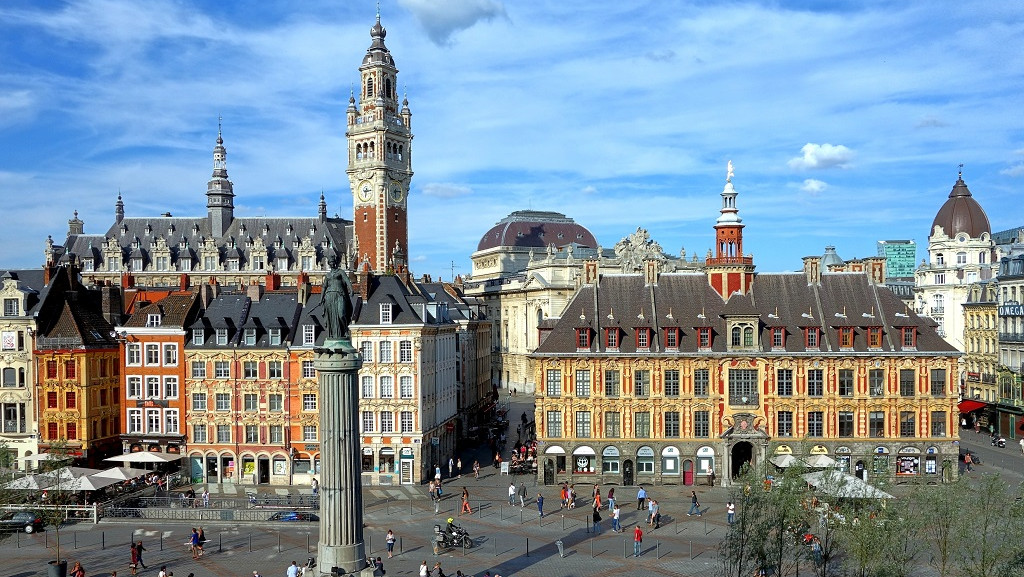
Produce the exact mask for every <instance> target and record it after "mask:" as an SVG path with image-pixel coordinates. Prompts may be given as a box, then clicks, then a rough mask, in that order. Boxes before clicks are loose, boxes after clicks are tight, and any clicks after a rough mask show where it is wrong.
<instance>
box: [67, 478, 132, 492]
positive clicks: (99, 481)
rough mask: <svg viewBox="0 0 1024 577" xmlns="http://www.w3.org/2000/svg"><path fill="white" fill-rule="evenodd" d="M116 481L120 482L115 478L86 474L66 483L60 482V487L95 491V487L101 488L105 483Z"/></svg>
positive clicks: (70, 489) (68, 489)
mask: <svg viewBox="0 0 1024 577" xmlns="http://www.w3.org/2000/svg"><path fill="white" fill-rule="evenodd" d="M117 483H120V481H119V480H117V479H105V478H103V477H96V476H94V475H87V476H85V477H78V478H77V479H72V480H71V481H69V482H67V483H64V482H62V483H61V485H60V488H61V489H63V490H65V491H95V490H97V489H102V488H103V487H106V486H107V485H114V484H117Z"/></svg>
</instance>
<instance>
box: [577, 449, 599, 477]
mask: <svg viewBox="0 0 1024 577" xmlns="http://www.w3.org/2000/svg"><path fill="white" fill-rule="evenodd" d="M572 463H573V467H572V472H573V474H574V475H593V474H594V473H596V472H597V454H596V453H595V452H594V449H592V448H591V447H588V446H586V445H584V446H582V447H577V448H576V449H575V450H574V451H573V452H572Z"/></svg>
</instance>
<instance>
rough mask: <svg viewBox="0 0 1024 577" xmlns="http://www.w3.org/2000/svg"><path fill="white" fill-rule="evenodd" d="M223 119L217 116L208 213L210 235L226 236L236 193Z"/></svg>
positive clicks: (207, 204)
mask: <svg viewBox="0 0 1024 577" xmlns="http://www.w3.org/2000/svg"><path fill="white" fill-rule="evenodd" d="M222 124H223V117H221V116H219V115H218V116H217V144H216V145H215V146H214V147H213V175H212V176H211V177H210V180H209V181H207V183H206V211H207V216H208V218H209V221H210V234H212V235H213V236H214V237H215V238H218V237H221V236H224V233H225V232H227V230H228V227H230V226H231V221H232V220H234V218H235V216H234V213H235V201H234V199H235V191H234V187H233V185H232V184H231V181H230V180H228V166H227V155H228V153H227V149H225V148H224V134H223V126H222Z"/></svg>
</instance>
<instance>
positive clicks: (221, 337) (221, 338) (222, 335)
mask: <svg viewBox="0 0 1024 577" xmlns="http://www.w3.org/2000/svg"><path fill="white" fill-rule="evenodd" d="M217 344H218V345H226V344H228V330H227V329H217Z"/></svg>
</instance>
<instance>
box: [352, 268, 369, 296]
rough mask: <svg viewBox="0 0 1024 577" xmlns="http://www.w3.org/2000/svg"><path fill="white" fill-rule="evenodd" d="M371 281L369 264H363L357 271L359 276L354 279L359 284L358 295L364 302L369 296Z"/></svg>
mask: <svg viewBox="0 0 1024 577" xmlns="http://www.w3.org/2000/svg"><path fill="white" fill-rule="evenodd" d="M372 281H373V273H371V272H370V267H369V266H364V267H363V269H362V270H361V271H359V278H358V279H357V280H356V284H357V285H358V286H359V288H358V289H357V290H358V291H359V296H361V297H363V302H366V301H367V300H369V298H370V283H371V282H372Z"/></svg>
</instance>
